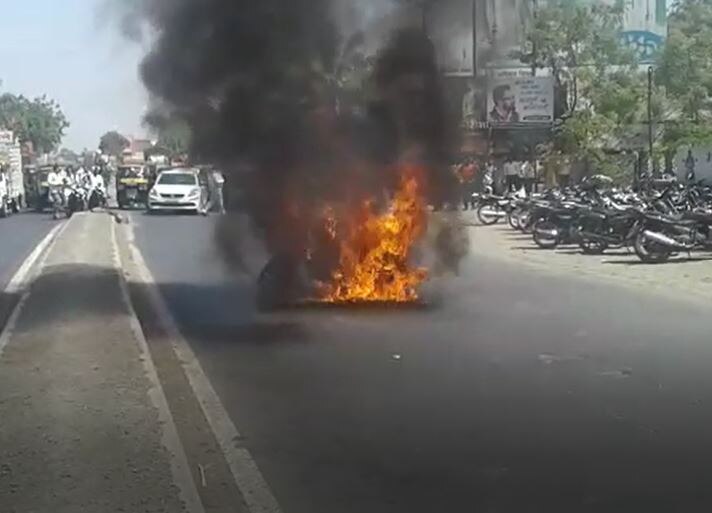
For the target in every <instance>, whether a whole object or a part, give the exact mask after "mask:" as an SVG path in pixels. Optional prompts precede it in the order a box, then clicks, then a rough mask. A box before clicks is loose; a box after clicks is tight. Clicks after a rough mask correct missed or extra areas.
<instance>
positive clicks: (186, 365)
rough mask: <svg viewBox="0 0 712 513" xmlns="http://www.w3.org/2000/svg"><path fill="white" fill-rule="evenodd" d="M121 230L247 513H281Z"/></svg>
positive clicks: (127, 226)
mask: <svg viewBox="0 0 712 513" xmlns="http://www.w3.org/2000/svg"><path fill="white" fill-rule="evenodd" d="M123 226H124V229H125V230H126V239H127V243H128V246H129V251H130V254H131V259H132V260H133V263H134V265H135V266H136V270H137V272H138V274H139V276H138V278H139V279H140V280H141V282H142V284H143V285H144V286H145V287H146V288H147V290H148V295H149V297H150V301H151V303H152V309H153V311H154V313H155V314H156V315H157V316H158V319H159V321H160V322H161V324H162V325H163V328H164V329H165V331H166V332H167V334H168V336H169V337H170V339H171V343H172V348H173V351H174V352H175V354H176V356H177V358H178V360H179V361H180V362H181V365H182V367H183V371H184V373H185V375H186V377H187V379H188V382H189V384H190V387H191V388H192V390H193V393H194V395H195V397H196V398H197V400H198V403H199V404H200V407H201V409H202V411H203V414H204V415H205V418H206V420H207V422H208V424H209V425H210V429H211V430H212V432H213V435H214V436H215V439H216V441H217V442H218V445H219V446H220V450H221V451H222V453H223V456H224V457H225V461H226V462H227V464H228V466H229V468H230V472H231V473H232V476H233V479H234V481H235V484H236V485H237V488H238V489H239V491H240V493H241V494H242V496H243V499H244V500H245V503H246V505H247V507H248V509H249V511H250V513H282V509H281V508H280V506H279V503H278V502H277V499H276V498H275V496H274V494H273V493H272V490H271V489H270V488H269V485H268V484H267V481H266V480H265V478H264V476H263V475H262V473H261V471H260V470H259V468H258V466H257V464H256V463H255V460H254V459H253V458H252V455H251V454H250V452H249V451H248V450H247V449H246V448H244V447H240V446H238V443H239V441H240V440H242V439H243V437H242V436H241V435H240V432H239V431H238V430H237V428H236V427H235V424H234V423H233V422H232V420H231V419H230V416H229V415H228V413H227V411H226V410H225V408H224V407H223V405H222V403H221V402H220V398H219V397H218V395H217V393H216V392H215V389H214V388H213V386H212V384H211V383H210V380H209V379H208V377H207V376H206V374H205V372H204V371H203V368H202V366H201V365H200V362H199V361H198V358H197V357H196V356H195V353H193V350H192V349H191V348H190V345H189V344H188V342H187V341H186V339H185V338H184V337H183V335H182V333H181V331H180V328H179V327H178V324H177V322H176V321H175V319H174V318H173V315H172V314H171V313H170V310H169V309H168V306H167V305H166V303H165V300H164V299H163V296H162V295H161V293H160V291H159V290H158V287H157V286H156V282H155V279H154V278H153V274H152V273H151V271H150V269H149V268H148V266H147V265H146V262H145V260H144V259H143V255H142V254H141V251H140V250H139V248H138V247H137V245H136V243H135V237H134V232H133V227H132V225H131V224H125V225H123Z"/></svg>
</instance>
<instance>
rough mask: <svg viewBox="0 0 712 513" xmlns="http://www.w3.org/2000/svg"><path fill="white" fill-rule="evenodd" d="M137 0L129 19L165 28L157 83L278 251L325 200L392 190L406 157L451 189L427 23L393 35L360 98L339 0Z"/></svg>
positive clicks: (292, 242)
mask: <svg viewBox="0 0 712 513" xmlns="http://www.w3.org/2000/svg"><path fill="white" fill-rule="evenodd" d="M133 1H134V2H136V3H135V6H136V8H137V9H138V11H137V12H138V14H140V16H138V17H137V16H129V17H127V18H126V19H125V21H124V23H123V26H124V27H126V28H127V30H130V32H131V35H132V36H134V37H136V34H140V33H141V30H140V27H141V24H142V23H146V22H147V23H148V24H149V25H150V26H151V28H152V30H151V33H152V35H153V37H155V42H154V45H153V49H152V51H151V52H150V54H149V55H148V56H147V57H146V58H145V60H144V62H143V63H142V65H141V75H142V77H143V80H144V82H145V84H146V86H147V88H148V90H149V91H150V93H151V94H152V96H153V97H154V98H155V99H156V100H157V102H159V103H160V105H161V107H162V109H164V110H167V111H168V112H170V115H172V116H180V117H182V118H184V119H185V120H186V121H187V122H188V123H189V125H190V126H191V128H192V133H193V145H194V148H193V151H192V154H193V155H194V156H195V157H196V158H197V159H199V160H200V161H202V162H206V163H213V164H216V165H218V166H220V167H221V168H223V169H225V170H226V171H227V172H228V173H229V174H228V183H229V185H230V186H229V188H228V190H227V196H228V198H230V197H231V196H232V197H233V198H234V197H235V196H238V195H239V198H240V201H239V203H240V205H241V206H242V207H244V208H245V209H246V211H247V213H248V214H249V218H250V222H251V225H252V228H253V229H254V231H255V232H256V233H257V234H258V235H259V236H260V239H261V240H262V242H263V243H264V245H265V246H266V249H267V250H268V251H269V252H270V253H272V254H275V253H284V252H295V251H296V252H300V251H302V250H304V249H305V248H306V247H307V246H308V245H309V244H310V243H311V241H310V240H309V237H310V221H311V217H312V213H313V211H314V210H315V209H318V208H320V207H321V205H323V204H326V203H337V204H338V203H346V204H348V203H349V202H354V201H359V200H361V199H363V198H366V197H372V196H374V195H378V194H379V193H382V191H384V190H385V191H387V190H389V189H392V187H393V185H394V182H395V176H394V174H393V173H392V172H389V169H392V167H393V165H394V164H396V163H397V162H401V161H403V160H408V161H413V162H417V163H419V164H421V165H423V166H425V167H427V169H428V170H429V175H430V176H429V188H428V191H429V194H430V195H431V197H432V200H433V202H439V201H441V200H442V199H443V198H445V197H446V196H447V195H448V194H449V192H450V190H451V187H452V183H451V180H452V177H451V175H450V174H449V173H448V172H447V165H446V164H447V162H446V161H447V155H448V150H449V148H448V136H447V135H448V134H447V127H446V126H445V122H444V112H443V107H442V105H443V104H442V98H441V91H440V84H439V77H438V70H437V66H436V62H435V52H434V48H433V46H432V45H431V43H430V41H429V40H428V38H427V37H425V35H424V34H423V33H422V32H421V31H420V30H419V29H403V30H399V31H397V32H396V33H394V34H393V35H392V36H391V37H390V38H389V40H388V42H387V43H386V44H385V46H384V47H383V48H382V49H381V50H380V51H379V52H378V54H377V56H376V57H375V62H374V63H373V66H372V72H371V76H370V77H369V79H368V80H367V84H366V87H365V92H364V95H365V96H366V99H365V100H363V101H362V102H361V105H360V106H359V107H358V108H355V107H354V106H352V105H350V104H348V103H347V102H345V101H344V100H343V98H342V97H341V96H340V81H339V76H340V72H341V71H342V67H343V58H344V54H345V53H351V52H352V51H353V49H354V47H356V46H358V45H359V44H360V43H361V40H362V36H359V35H357V36H356V37H352V38H349V37H348V36H349V35H348V34H347V35H345V36H344V35H342V34H340V33H339V30H338V29H337V26H336V25H335V23H334V22H333V21H332V14H333V13H334V10H333V8H334V7H335V6H334V1H333V0H259V1H256V0H143V1H141V0H133ZM358 4H359V2H358V1H354V2H351V6H350V8H351V9H354V8H356V9H357V8H358ZM340 7H343V0H341V1H340ZM134 14H136V12H134ZM138 20H141V21H138ZM227 233H230V232H229V230H228V232H227ZM231 236H233V235H231ZM441 246H447V244H443V242H442V239H440V242H439V244H438V247H441Z"/></svg>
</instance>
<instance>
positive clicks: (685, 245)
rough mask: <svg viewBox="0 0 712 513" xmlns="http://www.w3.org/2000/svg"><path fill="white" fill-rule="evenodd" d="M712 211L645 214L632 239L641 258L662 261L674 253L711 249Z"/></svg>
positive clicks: (652, 261)
mask: <svg viewBox="0 0 712 513" xmlns="http://www.w3.org/2000/svg"><path fill="white" fill-rule="evenodd" d="M711 227H712V211H695V212H685V213H684V214H683V215H682V216H681V217H672V216H665V215H662V214H658V213H649V214H646V216H645V219H644V222H643V225H642V226H641V228H640V230H639V232H638V234H637V236H636V239H635V244H634V248H635V253H636V254H637V255H638V258H640V259H641V260H642V261H643V262H648V263H660V262H665V261H667V260H668V258H670V256H671V255H672V254H674V253H678V252H681V251H684V252H687V253H689V252H691V251H694V250H697V249H704V250H709V249H712V229H711Z"/></svg>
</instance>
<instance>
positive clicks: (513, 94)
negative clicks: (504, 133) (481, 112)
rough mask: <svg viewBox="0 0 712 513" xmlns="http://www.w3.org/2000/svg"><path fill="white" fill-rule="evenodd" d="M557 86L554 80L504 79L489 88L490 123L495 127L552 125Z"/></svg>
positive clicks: (490, 83) (528, 77)
mask: <svg viewBox="0 0 712 513" xmlns="http://www.w3.org/2000/svg"><path fill="white" fill-rule="evenodd" d="M553 119H554V86H553V81H552V79H551V78H550V77H532V76H501V77H496V78H491V79H490V80H489V82H488V87H487V121H489V122H490V123H491V124H493V125H506V124H512V123H550V122H552V121H553Z"/></svg>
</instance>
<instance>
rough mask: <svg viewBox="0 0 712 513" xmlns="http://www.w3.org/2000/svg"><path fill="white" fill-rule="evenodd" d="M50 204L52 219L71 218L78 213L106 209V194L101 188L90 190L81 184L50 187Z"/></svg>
mask: <svg viewBox="0 0 712 513" xmlns="http://www.w3.org/2000/svg"><path fill="white" fill-rule="evenodd" d="M47 194H48V203H49V204H50V206H51V209H52V217H53V218H54V219H59V218H61V217H62V216H65V217H71V216H72V215H73V214H74V213H76V212H82V211H85V210H94V209H95V208H98V207H106V205H107V199H106V192H105V191H104V190H103V189H102V188H99V187H94V188H90V187H88V186H83V185H79V184H72V185H65V186H60V187H50V188H49V190H48V192H47Z"/></svg>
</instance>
